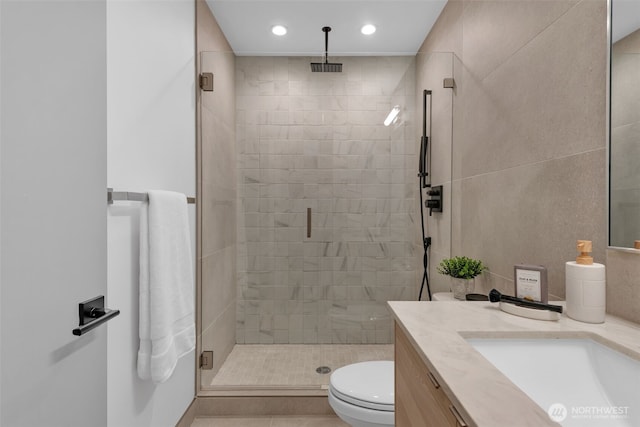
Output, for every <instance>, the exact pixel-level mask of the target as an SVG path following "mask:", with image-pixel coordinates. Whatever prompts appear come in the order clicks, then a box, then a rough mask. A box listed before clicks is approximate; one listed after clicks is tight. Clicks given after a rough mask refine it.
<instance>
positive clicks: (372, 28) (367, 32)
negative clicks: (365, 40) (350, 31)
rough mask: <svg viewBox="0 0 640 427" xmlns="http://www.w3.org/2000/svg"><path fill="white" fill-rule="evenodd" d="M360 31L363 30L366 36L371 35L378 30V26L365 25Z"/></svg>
mask: <svg viewBox="0 0 640 427" xmlns="http://www.w3.org/2000/svg"><path fill="white" fill-rule="evenodd" d="M360 32H362V34H364V35H366V36H369V35H371V34H373V33H375V32H376V26H375V25H371V24H367V25H363V26H362V28H361V29H360Z"/></svg>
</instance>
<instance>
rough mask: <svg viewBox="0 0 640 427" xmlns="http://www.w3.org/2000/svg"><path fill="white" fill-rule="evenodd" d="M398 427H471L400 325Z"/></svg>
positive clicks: (397, 343)
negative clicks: (468, 426)
mask: <svg viewBox="0 0 640 427" xmlns="http://www.w3.org/2000/svg"><path fill="white" fill-rule="evenodd" d="M395 425H396V427H430V426H433V427H448V426H451V427H466V426H467V424H466V423H465V421H464V420H463V419H462V417H461V416H460V414H459V412H458V410H457V409H456V408H455V406H454V405H453V404H452V403H451V401H450V400H449V398H448V397H447V396H446V394H445V393H444V391H443V390H442V388H441V387H440V384H439V383H438V381H437V380H436V378H435V377H434V376H433V374H432V373H431V372H429V369H428V368H427V366H426V365H425V363H424V362H423V361H422V359H421V358H420V356H419V355H418V353H417V352H416V350H415V349H414V348H413V345H412V344H411V342H410V341H409V339H408V338H407V336H406V335H405V333H404V332H403V330H402V329H400V327H398V325H397V324H396V326H395Z"/></svg>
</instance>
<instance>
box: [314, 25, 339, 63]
mask: <svg viewBox="0 0 640 427" xmlns="http://www.w3.org/2000/svg"><path fill="white" fill-rule="evenodd" d="M322 31H323V32H324V62H312V63H311V71H312V72H314V73H341V72H342V64H338V63H335V62H329V31H331V27H322Z"/></svg>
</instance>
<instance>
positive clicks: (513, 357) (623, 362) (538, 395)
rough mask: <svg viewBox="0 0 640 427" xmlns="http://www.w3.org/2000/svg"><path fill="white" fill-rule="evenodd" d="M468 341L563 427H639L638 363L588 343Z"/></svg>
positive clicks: (567, 340)
mask: <svg viewBox="0 0 640 427" xmlns="http://www.w3.org/2000/svg"><path fill="white" fill-rule="evenodd" d="M467 341H468V342H469V343H470V344H471V345H472V346H473V347H474V348H475V349H476V350H477V351H478V352H480V353H481V354H482V355H483V356H484V357H485V358H486V359H487V360H489V361H490V362H491V363H492V364H493V365H494V366H495V367H496V368H498V370H500V371H501V372H502V373H503V374H504V375H505V376H506V377H508V378H509V379H510V380H511V381H512V382H513V383H514V384H515V385H517V386H518V387H519V388H520V389H522V391H524V392H525V393H526V394H527V395H528V396H529V397H530V398H531V399H532V400H533V401H534V402H536V403H537V404H538V405H540V407H541V408H543V409H544V410H545V411H547V412H548V413H549V414H550V417H551V418H552V419H553V420H554V421H558V422H559V423H560V424H562V425H563V426H565V427H569V426H579V427H591V426H593V427H618V426H625V427H627V426H640V362H639V361H638V360H635V359H632V358H631V357H629V356H627V355H625V354H622V353H620V352H618V351H615V350H612V349H611V348H609V347H606V346H604V345H602V344H600V343H597V342H595V341H592V340H590V339H511V338H505V339H486V338H469V339H467ZM496 405H499V402H496ZM496 410H499V409H496ZM563 411H564V412H563Z"/></svg>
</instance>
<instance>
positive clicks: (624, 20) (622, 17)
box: [611, 0, 640, 43]
mask: <svg viewBox="0 0 640 427" xmlns="http://www.w3.org/2000/svg"><path fill="white" fill-rule="evenodd" d="M611 7H612V19H611V20H612V24H611V39H612V41H613V43H615V42H617V41H618V40H620V39H621V38H623V37H626V36H628V35H629V34H631V33H633V32H634V31H636V30H637V29H638V28H640V1H638V0H613V2H612V6H611Z"/></svg>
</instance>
